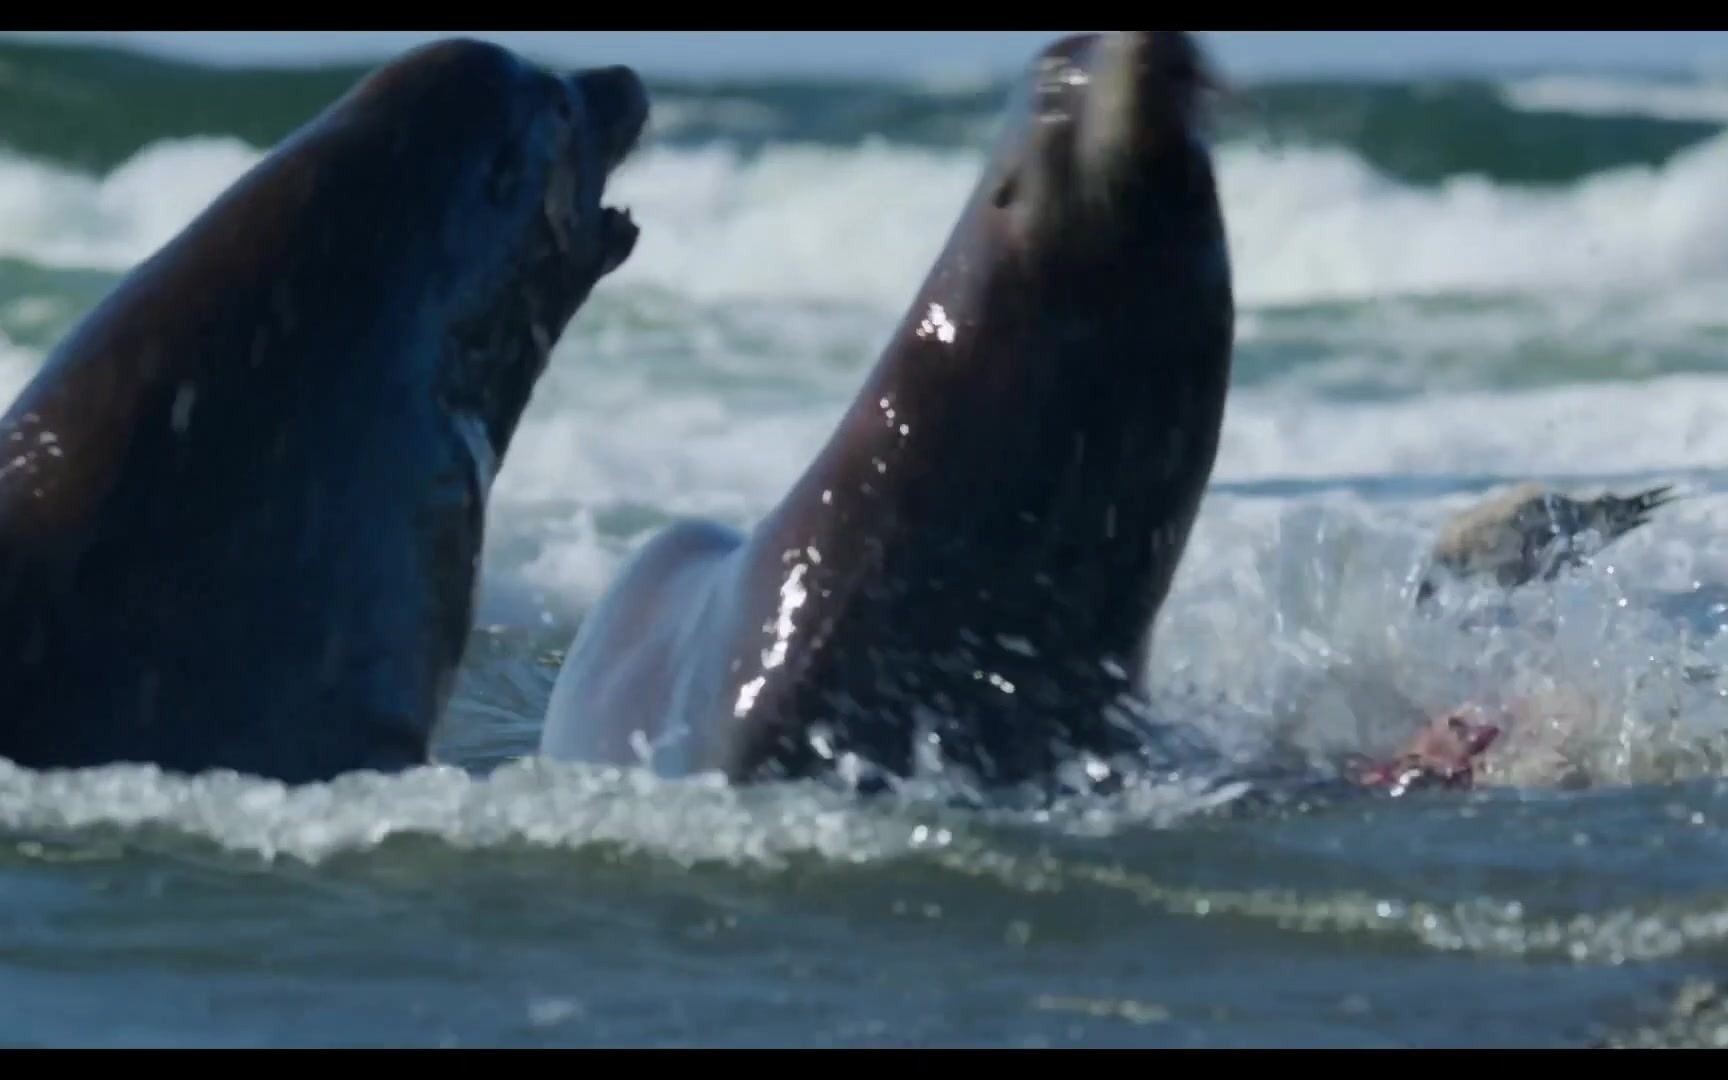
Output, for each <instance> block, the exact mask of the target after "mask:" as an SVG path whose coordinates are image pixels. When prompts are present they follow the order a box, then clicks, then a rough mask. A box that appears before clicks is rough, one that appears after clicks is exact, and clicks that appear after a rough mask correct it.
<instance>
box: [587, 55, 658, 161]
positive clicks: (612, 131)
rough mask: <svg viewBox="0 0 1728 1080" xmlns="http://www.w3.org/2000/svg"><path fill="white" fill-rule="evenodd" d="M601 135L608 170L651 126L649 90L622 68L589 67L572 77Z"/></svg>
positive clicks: (631, 72) (618, 66) (615, 66)
mask: <svg viewBox="0 0 1728 1080" xmlns="http://www.w3.org/2000/svg"><path fill="white" fill-rule="evenodd" d="M569 81H570V84H571V85H572V86H574V87H575V89H576V91H577V93H579V94H581V96H582V101H583V104H584V105H585V106H586V107H587V111H588V120H589V122H590V123H591V124H593V125H594V129H595V131H596V133H597V134H598V135H599V138H600V144H601V152H602V153H603V154H604V156H605V166H606V171H607V172H611V171H612V170H614V169H616V168H617V167H618V166H619V165H620V164H622V163H623V161H624V158H625V157H626V156H628V155H629V153H630V151H631V150H633V149H634V148H635V146H636V140H637V139H639V138H640V137H641V135H642V129H643V128H644V127H645V126H646V125H647V123H648V89H647V87H646V86H644V85H643V84H642V78H641V76H639V75H637V74H636V72H635V71H634V70H633V69H631V68H628V67H625V66H623V65H613V66H611V67H603V68H589V69H587V70H584V71H579V72H577V73H576V74H575V75H573V76H572V77H571V78H570V80H569Z"/></svg>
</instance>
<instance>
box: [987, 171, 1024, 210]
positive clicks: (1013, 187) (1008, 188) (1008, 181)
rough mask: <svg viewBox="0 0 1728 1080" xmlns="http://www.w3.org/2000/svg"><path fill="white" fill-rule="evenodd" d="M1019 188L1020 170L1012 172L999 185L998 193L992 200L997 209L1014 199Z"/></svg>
mask: <svg viewBox="0 0 1728 1080" xmlns="http://www.w3.org/2000/svg"><path fill="white" fill-rule="evenodd" d="M1019 189H1020V174H1019V173H1018V172H1011V173H1009V174H1008V175H1007V176H1006V177H1005V178H1004V179H1003V180H1002V183H1001V184H1000V185H998V186H997V188H996V194H995V196H994V197H993V198H992V199H991V200H990V201H991V203H992V204H993V205H994V206H995V207H996V209H998V210H1000V209H1002V208H1003V207H1005V206H1007V205H1008V204H1009V203H1011V202H1013V201H1014V196H1015V194H1016V193H1017V192H1018V191H1019Z"/></svg>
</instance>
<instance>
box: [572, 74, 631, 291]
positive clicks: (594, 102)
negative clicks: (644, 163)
mask: <svg viewBox="0 0 1728 1080" xmlns="http://www.w3.org/2000/svg"><path fill="white" fill-rule="evenodd" d="M571 81H572V82H573V83H574V84H575V86H576V89H577V90H578V91H580V93H581V94H582V99H583V102H584V103H585V104H586V105H587V112H588V119H589V122H590V123H592V124H593V125H594V127H595V134H596V138H597V141H598V143H599V149H600V152H601V154H602V164H603V166H604V168H605V170H606V175H607V176H608V177H610V176H611V174H612V173H613V172H614V171H615V170H616V169H617V168H618V166H620V165H622V164H623V163H624V161H625V159H626V158H628V157H629V156H630V154H631V152H632V151H633V150H635V149H636V144H637V143H638V142H639V141H640V140H641V138H642V129H643V128H644V127H645V126H646V125H647V122H648V90H647V88H646V87H644V86H643V85H642V79H641V78H640V77H639V76H638V75H637V74H636V73H635V72H634V71H632V70H631V69H630V68H627V67H623V66H613V67H605V68H593V69H591V70H588V71H583V72H580V73H578V74H577V75H576V76H575V77H574V78H573V79H572V80H571ZM638 233H639V230H638V229H637V227H636V222H635V221H634V220H633V219H632V218H631V216H630V210H629V208H627V207H626V208H621V209H620V208H614V207H610V206H602V207H601V208H600V245H601V251H602V255H601V263H600V273H601V274H602V275H605V274H610V273H611V272H612V271H614V270H616V269H618V267H620V266H622V265H623V264H624V260H625V259H628V258H629V257H630V253H631V252H632V251H634V250H635V249H636V237H637V235H638Z"/></svg>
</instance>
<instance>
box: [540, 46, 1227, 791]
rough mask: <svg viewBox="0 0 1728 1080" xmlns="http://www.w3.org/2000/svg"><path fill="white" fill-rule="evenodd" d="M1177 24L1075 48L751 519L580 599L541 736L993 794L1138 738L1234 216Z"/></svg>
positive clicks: (750, 775) (1196, 445)
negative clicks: (1139, 706) (810, 452)
mask: <svg viewBox="0 0 1728 1080" xmlns="http://www.w3.org/2000/svg"><path fill="white" fill-rule="evenodd" d="M1204 81H1205V79H1204V75H1203V72H1202V67H1201V58H1200V56H1199V55H1198V52H1197V48H1196V45H1195V43H1194V42H1193V41H1192V39H1191V38H1189V37H1188V36H1187V35H1185V34H1183V33H1180V32H1177V31H1132V32H1122V33H1113V34H1089V35H1083V36H1076V37H1071V38H1067V39H1065V40H1063V41H1060V42H1058V43H1056V44H1055V45H1053V46H1052V47H1050V48H1049V49H1047V50H1046V51H1045V52H1044V53H1043V54H1042V55H1041V56H1040V57H1039V58H1038V59H1037V61H1036V63H1035V64H1034V65H1033V66H1032V68H1031V71H1030V74H1029V77H1028V79H1027V80H1026V81H1025V82H1023V83H1022V85H1021V86H1020V87H1019V89H1018V90H1017V91H1016V93H1015V99H1014V101H1013V110H1012V112H1011V114H1010V116H1009V117H1008V120H1007V124H1006V129H1005V130H1004V131H1003V132H1002V134H1001V136H1000V138H999V141H998V143H997V145H996V148H995V151H994V153H993V156H992V158H991V160H990V161H989V163H988V165H987V166H986V168H985V170H984V174H983V177H982V179H981V181H980V182H979V184H978V185H977V188H976V190H975V191H974V193H973V195H972V197H971V199H970V201H969V202H968V204H967V205H966V207H965V208H964V211H963V213H962V214H961V217H960V219H959V222H958V223H957V224H956V225H955V227H954V229H953V232H952V234H951V236H950V238H949V240H948V243H947V246H946V248H945V249H944V251H943V252H942V254H941V255H940V257H939V258H938V260H937V262H936V264H935V266H934V267H933V268H932V269H931V270H930V272H929V275H928V277H927V278H926V280H925V282H924V284H923V287H922V289H921V291H920V292H919V293H918V294H917V297H916V299H915V300H914V301H913V303H912V306H911V310H910V311H909V312H908V314H907V315H906V316H905V319H904V321H903V322H902V324H901V325H900V327H899V329H898V332H897V333H896V334H895V335H894V336H893V338H892V340H891V341H890V343H889V345H888V346H887V348H886V350H885V351H884V353H883V354H882V356H881V357H880V359H879V361H878V363H877V364H876V366H875V368H874V370H873V371H872V372H871V373H870V374H869V376H868V377H867V379H866V381H865V383H864V386H863V389H862V390H861V392H860V393H859V394H858V395H857V397H856V399H855V400H854V401H853V403H852V404H851V406H850V407H849V408H848V409H847V410H846V412H845V415H844V417H843V418H842V420H841V421H840V424H839V427H838V429H837V431H836V432H835V433H834V434H833V436H832V438H831V439H830V441H829V442H828V443H827V445H826V446H825V447H824V448H823V449H822V450H821V451H820V453H819V455H818V456H817V457H816V459H815V460H814V461H813V462H812V463H811V464H810V465H809V466H808V468H807V469H806V470H805V471H804V473H803V475H802V476H801V478H800V479H799V480H798V481H797V482H796V483H795V485H794V486H793V487H792V489H791V491H790V492H789V493H788V494H787V495H786V496H785V497H784V499H782V500H781V501H780V503H779V504H778V505H777V506H775V507H774V508H773V509H772V510H771V511H770V512H769V513H768V514H767V515H766V516H765V518H764V519H763V520H762V521H761V522H759V523H758V524H757V525H756V526H755V528H754V529H753V530H752V531H751V532H750V534H749V535H748V536H741V535H738V534H735V533H734V532H732V531H730V530H728V529H725V528H722V527H721V526H718V525H715V524H712V523H704V522H685V523H681V524H678V525H675V526H673V527H671V528H669V529H667V530H666V531H664V532H662V533H661V534H659V535H658V536H656V537H655V538H654V539H652V540H650V541H649V542H648V543H647V545H646V546H645V547H644V548H643V549H642V550H640V551H639V552H638V553H636V554H635V555H634V556H633V558H632V559H631V561H630V562H629V563H628V564H627V565H626V566H625V567H624V568H623V570H622V571H621V573H620V575H619V577H618V579H617V580H616V581H615V583H614V584H613V585H612V587H611V588H610V589H609V590H608V592H607V593H606V594H605V595H603V596H602V598H601V599H600V600H599V602H598V603H597V604H596V605H595V607H594V609H593V610H592V611H591V612H590V613H589V614H588V615H587V617H586V619H585V620H584V622H583V624H582V625H581V627H580V628H579V630H578V632H577V635H576V638H575V640H574V642H573V643H572V646H571V649H570V652H569V654H568V656H567V658H566V660H565V663H564V666H563V669H562V671H561V672H560V674H559V677H558V680H557V684H556V686H555V689H554V692H553V696H552V699H551V702H550V704H549V707H548V714H547V720H546V726H545V730H544V733H543V737H542V741H541V749H542V751H543V753H545V754H546V755H548V756H550V757H553V758H559V759H579V760H586V761H595V762H610V763H623V764H635V763H639V762H640V761H641V759H642V756H643V754H644V753H645V752H648V753H651V757H652V764H653V767H655V768H657V769H658V770H660V771H662V772H667V773H672V774H679V773H690V772H707V771H719V772H721V773H723V774H724V775H726V776H727V777H729V778H731V779H732V780H733V781H749V780H758V779H768V778H800V777H808V776H816V775H824V774H827V775H832V774H833V773H834V770H836V769H837V768H838V769H841V771H842V773H843V772H844V769H845V767H846V763H847V762H852V763H855V764H857V763H862V764H863V765H864V766H865V767H866V768H870V769H874V770H879V771H880V772H879V774H878V775H881V774H886V775H887V776H906V775H909V774H911V773H913V772H914V771H915V769H916V768H917V767H918V765H919V763H920V762H921V761H923V760H925V759H926V756H927V755H932V754H933V755H934V756H935V757H937V758H939V759H940V760H941V761H942V763H943V764H944V765H946V766H947V767H948V768H954V767H956V766H958V767H960V768H961V769H962V770H964V771H965V772H966V773H967V774H969V775H970V776H971V777H972V778H973V779H974V780H975V781H977V782H978V783H980V784H983V785H985V786H989V787H998V786H1005V785H1015V784H1018V783H1020V782H1023V781H1033V782H1036V781H1039V780H1040V779H1042V778H1045V777H1049V776H1051V775H1052V774H1053V773H1054V772H1055V771H1056V770H1057V768H1058V767H1059V766H1060V765H1061V764H1063V763H1064V762H1065V761H1070V760H1079V759H1078V758H1077V756H1076V755H1079V754H1088V755H1091V756H1092V757H1093V758H1094V759H1095V760H1094V762H1093V765H1094V768H1095V769H1096V767H1097V763H1098V761H1101V760H1103V759H1106V758H1110V757H1112V756H1114V755H1118V754H1124V753H1127V754H1131V753H1133V752H1134V750H1135V749H1136V748H1137V746H1138V745H1139V744H1140V740H1141V738H1142V737H1143V734H1144V733H1143V732H1141V731H1139V730H1137V729H1136V727H1135V725H1133V724H1131V723H1127V722H1126V721H1125V717H1126V716H1127V713H1126V712H1124V711H1122V710H1119V709H1118V708H1117V706H1118V705H1119V704H1120V703H1121V702H1122V701H1124V700H1131V699H1133V697H1134V696H1135V694H1136V690H1137V674H1138V673H1139V672H1140V671H1141V670H1142V668H1143V666H1144V663H1145V661H1146V658H1147V652H1148V650H1149V648H1150V646H1151V640H1152V624H1153V621H1154V618H1155V617H1156V615H1157V614H1158V610H1159V607H1160V606H1161V604H1162V603H1163V601H1164V598H1165V595H1166V593H1167V591H1168V590H1169V588H1170V582H1171V577H1172V575H1173V574H1174V572H1175V570H1176V567H1177V563H1178V560H1179V559H1180V558H1181V556H1182V552H1183V549H1184V547H1185V545H1186V543H1187V541H1188V536H1189V532H1190V529H1191V527H1192V526H1193V524H1194V520H1195V517H1196V515H1197V513H1198V511H1199V509H1200V505H1201V498H1202V495H1203V493H1204V491H1205V489H1206V486H1207V483H1208V480H1209V478H1210V474H1211V471H1212V467H1213V462H1214V458H1215V456H1216V452H1217V447H1218V443H1219V432H1220V427H1221V424H1222V421H1223V413H1224V402H1225V394H1226V390H1227V387H1228V384H1229V381H1230V370H1231V350H1232V339H1233V332H1234V310H1233V301H1232V293H1231V272H1230V264H1229V258H1228V253H1227V250H1226V242H1225V232H1224V226H1223V221H1222V219H1221V214H1220V208H1219V204H1218V197H1217V192H1216V188H1215V182H1214V177H1213V167H1212V161H1211V157H1210V155H1209V152H1208V149H1207V147H1206V145H1205V143H1204V142H1203V140H1202V138H1201V133H1200V131H1199V130H1198V127H1197V124H1198V122H1197V106H1198V101H1197V98H1198V97H1199V95H1200V94H1201V93H1202V91H1203V89H1204V86H1203V84H1204Z"/></svg>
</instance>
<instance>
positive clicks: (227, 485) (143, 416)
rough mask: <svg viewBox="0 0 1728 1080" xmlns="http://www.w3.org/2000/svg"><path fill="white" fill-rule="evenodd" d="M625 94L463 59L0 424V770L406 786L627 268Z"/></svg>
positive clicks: (256, 183)
mask: <svg viewBox="0 0 1728 1080" xmlns="http://www.w3.org/2000/svg"><path fill="white" fill-rule="evenodd" d="M646 114H647V100H646V96H645V94H644V91H643V88H642V85H641V83H640V81H639V80H638V78H637V77H636V75H635V74H634V73H633V72H631V71H629V70H628V69H625V68H606V69H594V70H588V71H583V72H579V73H576V74H574V75H572V76H570V77H557V76H554V75H552V74H549V73H547V72H545V71H542V70H540V69H538V68H536V67H533V66H531V65H529V64H527V63H525V62H523V61H522V60H520V59H518V58H517V57H515V56H513V55H512V54H511V53H509V52H507V51H505V50H504V49H501V48H499V47H497V46H495V45H491V44H486V43H482V42H477V41H471V40H466V39H456V40H448V41H444V42H440V43H437V44H432V45H428V46H425V47H422V48H419V49H416V50H414V51H412V52H410V53H408V54H406V55H404V56H403V57H401V58H399V59H397V60H396V61H394V62H392V63H390V64H388V65H386V66H384V67H382V68H381V69H379V70H378V71H376V72H375V73H373V74H372V75H370V76H369V77H367V78H366V79H364V80H363V81H362V82H360V83H359V84H358V85H357V86H356V87H355V88H354V89H353V90H352V91H351V92H349V93H348V94H347V95H345V96H344V97H343V98H341V99H340V100H338V101H337V102H335V103H334V104H333V105H331V106H330V107H329V108H328V109H327V110H326V111H325V112H323V113H322V114H321V115H319V116H318V117H316V118H315V119H313V120H312V121H311V122H310V123H308V124H307V125H306V126H305V127H303V128H301V129H300V130H298V131H297V132H295V133H293V134H292V135H291V136H290V137H288V138H287V139H286V140H284V141H283V142H282V144H281V145H279V146H278V147H277V148H276V149H275V150H274V151H273V152H272V153H270V154H269V155H268V156H267V157H265V158H264V159H263V160H262V161H261V162H260V163H259V164H258V165H257V166H256V167H254V168H253V169H251V170H250V171H249V172H248V173H247V174H246V175H245V176H243V177H241V178H240V179H239V180H238V181H237V182H236V183H235V184H234V185H233V186H232V187H230V188H229V189H228V190H227V191H226V192H224V193H223V194H222V195H221V196H220V197H219V198H217V199H216V200H215V201H214V202H213V203H212V205H211V206H209V207H208V208H207V209H205V210H204V211H203V212H202V213H201V214H199V215H198V217H197V218H196V219H194V220H193V221H192V222H191V223H190V224H189V225H188V226H187V227H186V228H185V229H184V230H183V231H182V232H180V233H179V235H177V236H176V237H174V238H173V239H172V240H171V241H169V242H168V243H167V244H166V245H165V246H164V247H163V248H162V249H161V250H159V251H158V252H156V253H155V254H154V255H152V256H151V257H150V258H149V259H147V260H145V261H144V262H143V263H142V264H140V265H139V266H138V267H137V268H136V269H134V270H133V271H132V273H130V274H129V275H128V276H127V277H126V278H125V280H124V281H122V282H121V283H120V284H119V286H118V287H117V288H115V289H114V291H113V292H112V293H111V294H110V295H109V296H108V297H107V298H106V299H105V300H103V301H102V302H101V303H100V304H99V305H98V306H97V307H96V308H95V309H94V310H92V311H91V312H90V313H89V314H88V315H87V316H86V317H85V318H84V319H83V320H82V321H81V322H80V323H79V324H78V325H77V326H76V327H75V328H74V329H73V330H72V331H71V333H70V334H69V335H68V336H67V338H66V339H65V340H64V341H63V342H62V343H61V344H60V345H59V347H58V348H57V349H56V350H55V351H54V352H53V353H52V355H50V356H49V357H48V359H47V361H46V362H45V364H44V365H43V367H42V369H41V371H40V372H39V373H38V374H37V375H36V376H35V378H34V379H33V380H32V381H31V382H30V383H29V385H28V386H27V387H26V388H25V389H24V391H23V392H22V394H21V395H20V396H19V397H18V399H17V401H16V402H15V403H14V404H13V405H12V407H11V409H10V411H9V412H7V414H6V415H5V417H4V418H3V419H0V445H3V446H4V447H6V452H5V454H4V459H5V462H4V465H3V466H0V687H3V688H4V698H5V704H4V708H3V709H0V756H3V757H5V758H9V759H11V760H12V761H13V762H15V763H17V764H20V765H24V766H27V767H34V768H49V767H80V766H94V765H101V764H105V763H117V762H137V763H150V764H154V765H157V766H160V767H162V768H164V769H168V770H172V771H177V772H187V773H192V772H200V771H204V770H210V769H232V770H236V771H239V772H243V773H249V774H255V775H259V776H266V777H274V778H278V779H281V780H284V781H288V782H305V781H315V780H321V779H327V778H329V777H332V776H334V775H336V774H339V773H343V772H347V771H351V770H357V769H379V770H391V769H398V768H402V767H408V766H413V765H416V764H419V763H422V762H424V761H425V760H426V759H427V757H428V753H429V745H430V742H431V739H432V736H433V732H434V728H435V725H436V723H437V721H438V719H439V717H440V716H441V713H442V710H443V708H444V706H445V702H446V698H447V696H448V694H449V692H450V688H451V684H452V681H453V676H454V672H455V669H456V666H457V662H458V660H459V658H460V657H461V655H462V652H463V648H464V643H465V640H466V637H467V634H468V633H469V629H470V627H469V616H470V610H471V605H472V599H473V591H474V585H475V578H476V573H477V565H476V563H477V558H478V554H479V551H480V548H481V543H482V523H483V518H484V513H485V507H486V500H487V495H488V485H489V484H490V482H491V479H492V475H493V472H494V470H495V468H496V466H497V463H498V462H499V461H500V460H501V459H502V458H503V456H504V454H505V451H506V448H507V446H508V445H509V443H510V440H511V437H512V433H513V431H514V429H515V427H516V425H517V423H518V420H519V418H520V416H521V414H522V411H523V409H524V407H525V405H526V404H527V402H528V400H529V395H530V392H531V390H532V388H533V387H534V385H535V381H536V379H537V377H538V376H539V374H540V372H541V370H542V369H543V367H544V365H545V364H546V360H547V356H548V353H549V351H550V349H551V348H552V346H553V344H554V342H555V341H557V340H558V338H559V336H560V335H561V334H562V332H563V331H564V329H565V327H566V324H567V323H568V321H569V320H570V319H571V318H572V317H573V316H574V315H575V313H576V312H577V310H578V309H579V308H580V307H581V306H582V305H583V303H584V302H585V300H586V298H587V296H588V295H589V292H590V290H591V289H592V288H593V287H594V285H595V284H596V282H597V281H598V280H599V279H600V278H601V277H603V276H604V275H606V274H607V273H609V272H611V271H612V270H613V269H614V268H616V267H617V266H618V265H619V264H620V263H621V262H622V261H623V260H624V259H625V258H627V257H628V255H629V254H630V252H631V250H632V247H633V245H634V243H635V238H636V230H635V226H634V225H632V224H631V223H630V221H629V219H628V216H627V215H625V214H622V213H619V212H616V211H613V210H608V209H603V208H602V206H601V202H600V200H601V196H602V193H603V189H604V187H605V185H606V181H607V177H608V175H609V174H610V172H611V171H612V169H613V168H614V167H615V166H617V165H618V164H619V162H620V161H621V160H622V159H623V158H624V156H625V155H626V154H627V153H628V152H629V151H630V150H631V148H632V147H633V146H634V145H635V142H636V140H637V138H638V136H639V133H640V131H641V129H642V127H643V124H644V122H645V120H646Z"/></svg>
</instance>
